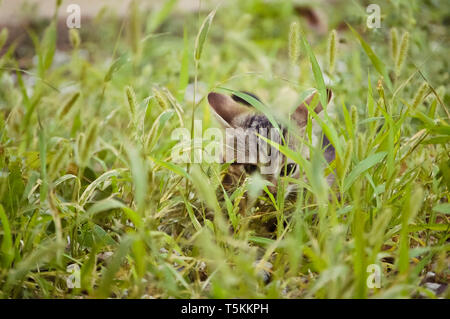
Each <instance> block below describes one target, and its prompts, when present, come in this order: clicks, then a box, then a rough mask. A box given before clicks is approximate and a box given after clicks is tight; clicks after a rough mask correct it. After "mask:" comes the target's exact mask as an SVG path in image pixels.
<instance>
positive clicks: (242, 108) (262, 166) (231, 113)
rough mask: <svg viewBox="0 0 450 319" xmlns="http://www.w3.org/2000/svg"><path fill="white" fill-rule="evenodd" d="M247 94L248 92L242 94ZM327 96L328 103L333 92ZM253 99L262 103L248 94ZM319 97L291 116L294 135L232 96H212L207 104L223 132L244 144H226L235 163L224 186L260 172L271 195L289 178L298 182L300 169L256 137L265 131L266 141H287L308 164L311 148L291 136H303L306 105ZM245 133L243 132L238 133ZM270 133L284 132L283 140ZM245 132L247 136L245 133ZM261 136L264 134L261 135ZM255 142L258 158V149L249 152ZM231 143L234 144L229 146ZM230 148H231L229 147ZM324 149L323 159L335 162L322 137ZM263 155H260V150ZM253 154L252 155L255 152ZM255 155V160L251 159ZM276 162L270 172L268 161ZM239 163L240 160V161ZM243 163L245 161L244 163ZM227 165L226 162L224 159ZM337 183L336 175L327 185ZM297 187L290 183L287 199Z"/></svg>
mask: <svg viewBox="0 0 450 319" xmlns="http://www.w3.org/2000/svg"><path fill="white" fill-rule="evenodd" d="M243 93H246V92H243ZM327 93H328V103H329V102H330V100H331V98H332V92H331V90H327ZM246 94H248V95H250V96H252V97H253V98H255V99H257V100H259V99H258V98H257V97H256V96H255V95H253V94H250V93H246ZM316 94H317V93H314V94H312V95H311V96H309V97H308V98H307V99H306V100H305V101H304V102H303V103H302V104H301V105H300V106H298V107H297V108H296V110H295V111H294V112H293V114H292V116H291V117H292V120H293V121H292V122H293V124H294V125H293V128H294V129H295V130H296V132H295V134H289V133H288V130H287V129H286V128H284V127H283V126H282V125H280V124H279V123H277V124H278V126H279V128H280V130H271V129H274V127H273V125H272V123H271V122H270V120H269V119H268V118H267V117H266V116H265V115H264V114H262V113H260V112H258V111H257V110H256V109H255V108H253V107H252V106H251V105H250V104H249V103H248V102H247V101H245V100H244V99H242V98H240V97H238V96H236V95H233V96H231V97H230V96H228V95H224V94H220V93H209V95H208V102H209V104H210V106H211V108H212V110H213V113H214V114H215V115H216V117H217V119H218V120H219V122H220V123H221V124H222V126H223V128H225V129H229V128H233V129H234V130H233V132H234V134H235V136H236V138H237V139H239V138H242V140H243V141H244V143H241V144H239V143H237V142H235V141H234V139H233V140H228V139H227V142H226V143H225V144H226V145H225V148H231V149H232V155H231V161H232V162H233V163H232V164H231V166H230V167H229V169H228V172H227V175H225V177H224V180H223V184H224V186H233V185H237V184H238V183H240V182H241V181H242V180H243V179H245V178H246V176H248V175H251V174H253V173H256V172H258V171H259V172H260V173H261V175H262V176H263V177H264V178H265V179H266V180H267V181H268V182H269V185H268V189H269V191H270V192H271V193H273V194H276V192H277V185H278V182H279V180H280V178H281V177H283V176H290V177H292V178H299V176H300V169H299V167H298V165H297V164H296V163H295V162H294V161H292V160H291V159H290V158H287V157H286V156H284V155H283V154H281V152H279V151H278V150H276V149H275V148H274V147H269V148H267V146H268V145H267V144H266V143H265V142H264V141H263V140H262V139H260V138H259V137H257V136H256V134H255V132H257V133H260V132H261V130H262V131H264V130H266V131H267V132H268V134H267V135H266V136H267V138H270V139H271V140H272V141H275V142H277V143H279V144H282V143H281V138H282V137H284V139H285V141H286V142H287V145H288V147H289V148H290V149H291V150H294V151H300V152H301V153H303V156H304V158H306V159H307V160H309V148H308V147H301V145H299V142H298V138H297V137H294V136H292V135H297V136H304V135H305V130H306V125H307V121H308V109H307V107H306V106H305V103H307V104H308V105H309V104H310V103H311V101H312V100H313V98H314V96H315V95H316ZM322 109H323V107H322V105H321V104H320V102H319V103H318V104H317V106H316V107H315V109H314V111H315V112H316V113H320V112H321V111H322ZM239 129H242V130H239ZM269 131H272V132H273V131H275V132H281V134H282V137H281V136H280V135H279V134H278V133H276V134H275V135H273V136H272V135H270V134H269ZM244 132H245V133H244ZM240 134H241V135H242V134H246V136H240ZM260 134H261V133H260ZM252 138H253V139H256V140H257V143H258V152H257V153H258V154H257V156H255V154H253V152H254V151H255V149H249V145H248V144H249V141H250V140H251V139H252ZM230 142H232V143H230ZM230 144H231V145H230ZM322 148H323V149H324V157H325V159H326V161H327V162H328V163H330V162H332V161H333V160H334V158H335V149H334V147H333V145H331V143H330V142H329V140H328V139H327V137H326V136H325V135H323V139H322ZM263 149H264V150H265V151H264V152H260V151H261V150H263ZM252 151H253V152H252ZM252 155H253V156H252ZM268 158H269V159H271V160H273V162H271V167H270V170H268V168H267V167H268V166H267V163H268V161H267V159H268ZM238 159H240V160H239V161H238ZM242 159H244V160H242ZM224 162H225V159H224ZM226 162H230V158H229V153H227V158H226ZM333 181H334V175H333V174H330V175H329V176H328V177H327V182H328V184H329V185H331V184H332V183H333ZM297 186H298V185H297V184H294V183H290V184H289V185H288V187H287V190H286V192H285V194H286V196H287V195H289V194H290V193H292V192H294V191H295V190H296V188H297Z"/></svg>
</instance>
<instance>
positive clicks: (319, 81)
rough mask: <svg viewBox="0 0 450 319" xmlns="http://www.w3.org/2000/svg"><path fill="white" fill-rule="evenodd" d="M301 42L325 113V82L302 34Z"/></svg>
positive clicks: (326, 98)
mask: <svg viewBox="0 0 450 319" xmlns="http://www.w3.org/2000/svg"><path fill="white" fill-rule="evenodd" d="M302 41H303V45H304V47H305V49H306V53H308V56H309V61H310V63H311V68H312V71H313V74H314V79H315V81H316V85H317V90H318V91H319V97H320V103H322V107H323V109H324V112H326V109H327V104H328V103H327V102H328V97H327V88H326V86H325V81H324V80H323V75H322V70H320V66H319V63H317V59H316V56H315V55H314V52H313V51H312V49H311V46H310V45H309V43H308V41H307V40H306V38H305V36H304V35H303V34H302Z"/></svg>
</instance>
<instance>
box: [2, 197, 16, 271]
mask: <svg viewBox="0 0 450 319" xmlns="http://www.w3.org/2000/svg"><path fill="white" fill-rule="evenodd" d="M0 221H1V222H2V223H1V226H2V228H3V237H2V245H1V246H0V250H1V254H2V259H1V260H2V265H3V267H4V268H5V269H8V268H9V267H10V266H11V262H12V261H13V259H14V249H13V242H12V234H11V228H10V226H9V222H8V216H6V214H5V210H4V209H3V206H2V205H1V204H0Z"/></svg>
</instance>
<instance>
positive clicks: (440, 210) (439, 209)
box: [433, 203, 450, 215]
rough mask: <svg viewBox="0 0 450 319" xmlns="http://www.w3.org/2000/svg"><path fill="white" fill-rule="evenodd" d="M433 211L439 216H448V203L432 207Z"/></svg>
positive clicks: (449, 210) (449, 211) (449, 209)
mask: <svg viewBox="0 0 450 319" xmlns="http://www.w3.org/2000/svg"><path fill="white" fill-rule="evenodd" d="M433 211H435V212H437V213H441V214H446V215H450V203H445V204H439V205H436V206H434V207H433Z"/></svg>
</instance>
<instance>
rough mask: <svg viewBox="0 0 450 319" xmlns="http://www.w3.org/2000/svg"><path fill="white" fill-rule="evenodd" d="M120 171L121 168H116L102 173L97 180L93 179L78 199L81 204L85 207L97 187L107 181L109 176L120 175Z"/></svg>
mask: <svg viewBox="0 0 450 319" xmlns="http://www.w3.org/2000/svg"><path fill="white" fill-rule="evenodd" d="M120 172H121V171H120V170H116V169H114V170H111V171H108V172H105V173H103V174H102V175H100V176H99V177H98V178H97V179H96V180H95V181H93V182H92V183H91V184H89V186H88V187H86V189H85V190H84V192H83V194H81V197H80V199H79V201H78V202H79V204H80V206H81V207H83V206H84V205H85V204H86V202H87V201H88V199H89V198H90V197H91V196H92V194H93V193H94V191H95V189H96V188H97V187H98V186H99V185H100V183H103V182H104V181H106V180H107V179H108V178H110V177H112V176H118V175H119V174H120Z"/></svg>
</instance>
